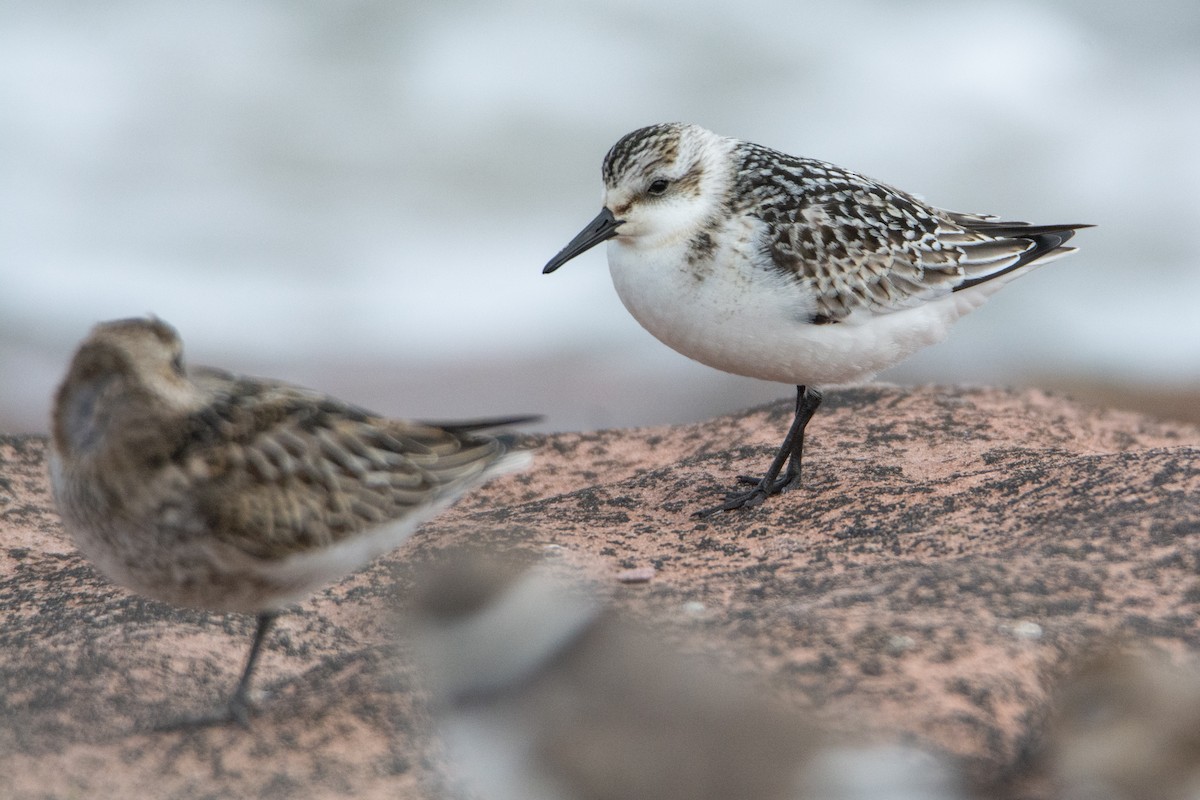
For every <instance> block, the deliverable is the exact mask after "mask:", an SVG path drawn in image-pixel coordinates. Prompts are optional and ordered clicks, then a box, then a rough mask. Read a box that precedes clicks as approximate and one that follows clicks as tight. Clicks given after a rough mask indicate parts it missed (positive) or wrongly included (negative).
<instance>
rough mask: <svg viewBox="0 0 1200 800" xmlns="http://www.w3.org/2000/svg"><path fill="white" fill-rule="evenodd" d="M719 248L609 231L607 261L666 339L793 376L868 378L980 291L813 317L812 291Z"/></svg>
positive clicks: (707, 355) (927, 341)
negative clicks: (642, 241)
mask: <svg viewBox="0 0 1200 800" xmlns="http://www.w3.org/2000/svg"><path fill="white" fill-rule="evenodd" d="M731 263H732V261H731V260H730V259H729V258H728V257H726V258H725V259H724V260H723V259H722V258H721V256H720V255H719V256H718V259H717V260H716V261H715V262H714V265H713V266H712V267H711V268H710V269H709V270H708V271H707V272H703V271H702V270H699V269H695V268H692V267H690V266H689V265H688V264H687V262H686V259H685V258H684V257H683V254H682V252H679V253H671V252H662V251H660V255H658V256H657V257H656V256H655V255H654V254H651V253H648V252H647V251H644V250H641V251H639V250H637V249H635V248H633V247H630V246H628V245H625V244H623V243H622V242H621V241H619V240H613V241H611V242H610V243H609V244H608V264H609V271H610V272H611V274H612V279H613V285H614V286H615V287H616V290H617V294H618V295H619V296H620V298H621V302H623V303H624V304H625V308H627V309H628V310H629V313H630V314H632V315H633V316H634V318H635V319H637V321H638V322H640V323H641V324H642V327H644V328H645V329H646V330H648V331H650V333H652V334H654V336H655V337H657V338H658V339H659V340H660V341H662V342H663V343H664V344H666V345H667V346H669V347H671V348H672V349H674V350H676V351H678V352H680V353H682V354H683V355H685V356H688V357H689V358H693V359H695V360H696V361H699V362H701V363H702V364H707V365H708V366H710V367H714V368H716V369H719V370H723V371H725V372H731V373H734V374H735V375H745V376H747V377H750V378H760V379H762V380H769V381H779V382H780V383H790V384H794V385H807V386H821V385H826V384H837V383H850V382H854V381H860V380H866V379H868V378H870V377H871V376H873V375H874V374H875V373H877V372H879V371H880V370H883V369H886V368H887V367H890V366H892V365H893V364H896V363H898V362H899V361H901V360H903V359H904V358H907V357H908V356H910V355H912V354H913V353H915V352H916V351H918V350H920V349H921V348H923V347H927V346H928V345H931V344H933V343H935V342H938V341H940V340H941V339H942V338H944V337H945V335H946V332H947V331H948V329H949V327H950V325H951V324H952V323H953V322H954V321H955V320H957V319H958V318H959V317H961V316H962V315H963V314H966V313H967V312H969V311H972V310H974V309H975V308H978V307H979V306H980V305H981V304H982V303H983V301H984V300H985V299H986V296H987V294H989V293H990V292H985V291H984V290H983V289H984V287H986V286H987V284H983V285H981V286H980V287H977V288H976V289H969V290H966V291H963V292H957V293H954V294H947V295H945V296H943V297H940V298H937V299H935V300H932V301H930V302H928V303H925V304H924V305H921V306H918V307H916V308H910V309H906V310H902V311H895V312H891V313H884V314H872V313H869V312H860V313H858V314H856V315H855V316H853V317H851V318H850V319H848V320H846V321H843V322H839V323H835V324H827V325H813V324H811V323H809V322H807V321H806V320H809V319H811V318H812V314H813V308H814V305H813V301H812V298H811V297H808V296H806V295H805V293H804V292H803V291H802V289H801V287H800V285H799V284H798V283H797V282H796V281H794V280H793V279H791V278H789V277H787V276H785V275H783V274H782V273H780V272H778V271H777V270H773V269H754V268H750V267H745V268H742V267H733V266H731Z"/></svg>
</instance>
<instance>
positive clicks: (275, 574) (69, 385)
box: [49, 319, 530, 725]
mask: <svg viewBox="0 0 1200 800" xmlns="http://www.w3.org/2000/svg"><path fill="white" fill-rule="evenodd" d="M520 421H524V420H523V419H510V420H494V421H491V422H486V423H482V422H481V423H463V424H459V425H453V424H449V425H445V424H443V425H426V424H420V423H415V422H402V421H396V420H389V419H385V418H383V417H380V416H378V415H376V414H372V413H370V412H368V411H364V410H362V409H360V408H356V407H354V406H352V405H349V404H347V403H344V402H342V401H341V400H338V399H336V398H333V397H329V396H326V395H323V394H319V393H317V392H313V391H309V390H306V389H301V388H297V387H293V386H289V385H286V384H283V383H278V382H274V381H268V380H261V379H257V378H249V377H242V376H237V375H233V374H230V373H228V372H223V371H220V370H216V369H211V368H205V367H195V368H191V369H187V368H185V366H184V362H183V356H182V344H181V342H180V339H179V337H178V335H177V334H176V332H175V330H174V329H173V328H172V327H170V326H169V325H167V324H166V323H164V322H162V321H160V320H157V319H126V320H118V321H114V322H106V323H102V324H100V325H97V326H96V327H95V328H94V329H93V330H92V332H91V334H90V335H89V336H88V338H87V339H86V340H84V342H83V343H82V344H81V345H80V346H79V349H78V351H77V352H76V353H75V356H74V358H73V360H72V361H71V365H70V367H69V369H68V371H67V374H66V377H65V379H64V380H63V383H62V385H61V386H60V387H59V389H58V393H57V395H56V397H55V402H54V412H53V419H52V443H51V452H50V459H49V462H50V476H51V483H52V487H53V492H54V499H55V502H56V504H57V506H58V509H59V512H60V514H61V515H62V518H63V522H64V523H65V526H66V528H67V530H68V531H69V532H70V533H71V535H72V536H73V537H74V539H75V542H76V543H77V544H78V546H79V549H80V550H82V551H83V553H84V554H85V555H86V556H87V557H88V558H89V559H90V560H91V561H92V562H93V563H94V564H95V565H96V567H97V568H98V569H99V570H100V572H101V573H103V574H104V575H105V576H107V577H108V578H109V579H110V580H112V581H114V582H116V583H119V584H121V585H123V586H126V587H128V588H130V589H132V590H134V591H135V592H138V593H139V594H143V595H145V596H147V597H152V598H154V599H156V600H161V601H164V602H167V603H171V604H174V605H178V606H190V607H194V608H201V609H207V610H210V611H218V612H226V611H235V612H244V613H250V614H256V615H257V617H258V626H257V629H256V631H255V634H254V640H253V643H252V645H251V649H250V654H249V657H248V658H247V660H246V665H245V668H244V670H243V672H242V675H241V679H240V681H239V682H238V684H237V688H236V690H235V692H234V694H233V696H232V698H231V699H230V701H229V704H228V707H227V708H226V709H225V710H224V711H223V712H221V713H218V714H214V715H208V716H202V717H197V718H194V719H185V720H181V721H180V724H181V725H187V724H210V723H220V722H224V721H229V720H236V721H239V722H242V723H243V724H244V723H245V722H246V719H247V716H248V713H249V708H250V704H249V699H248V692H249V687H250V679H251V676H252V674H253V672H254V666H255V663H256V662H257V659H258V655H259V651H260V648H261V647H262V644H263V640H264V637H265V636H266V634H267V632H268V630H269V629H270V627H271V623H272V621H273V620H274V619H275V616H276V615H277V614H278V613H279V612H280V610H281V609H283V608H285V607H286V606H288V605H290V604H292V603H295V602H297V601H299V600H301V599H302V598H304V597H306V596H307V595H309V594H310V593H312V592H313V591H315V590H316V589H318V588H320V587H321V586H323V585H325V584H326V583H329V582H331V581H333V580H336V579H338V578H340V577H342V576H344V575H346V574H348V573H350V572H352V571H354V570H357V569H358V568H360V567H362V566H364V565H365V564H367V563H368V562H369V561H371V560H372V559H374V558H375V557H376V556H379V555H381V554H383V553H386V552H388V551H390V550H392V549H393V548H395V547H396V546H397V545H399V544H400V543H401V542H403V541H404V540H405V539H406V538H407V537H408V536H409V534H411V533H412V532H413V531H414V530H415V529H416V528H417V526H418V525H420V524H421V523H422V522H424V521H426V520H428V519H430V518H431V517H433V516H434V515H435V514H437V513H438V512H439V511H441V510H442V509H444V508H445V507H447V506H448V505H450V504H451V503H452V502H453V501H454V500H455V499H456V498H458V497H459V496H460V495H461V494H463V492H466V491H468V490H469V489H471V488H473V487H475V486H478V485H479V484H481V483H483V482H484V481H486V480H488V479H489V478H492V477H493V476H496V475H500V474H503V473H505V472H508V471H511V470H515V469H520V468H523V467H524V466H525V465H526V464H527V463H528V462H529V460H530V455H529V454H528V453H526V452H519V451H518V452H514V451H512V450H511V449H510V441H509V439H508V438H507V437H504V436H489V435H486V434H484V433H481V432H480V429H482V428H486V427H492V426H494V425H500V424H508V423H511V422H520Z"/></svg>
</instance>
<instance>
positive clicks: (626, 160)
mask: <svg viewBox="0 0 1200 800" xmlns="http://www.w3.org/2000/svg"><path fill="white" fill-rule="evenodd" d="M602 176H603V179H604V208H603V210H602V211H601V212H600V214H599V216H597V217H596V218H595V219H594V220H593V221H592V222H591V223H590V224H588V226H587V227H586V228H584V230H583V231H582V232H580V233H579V235H578V236H576V237H575V238H574V239H573V240H571V242H570V243H569V244H568V245H567V246H566V247H565V248H563V249H562V251H561V252H559V253H558V255H556V256H555V257H554V258H552V259H550V261H549V263H547V264H546V266H545V268H544V269H543V270H542V271H543V272H547V273H548V272H553V271H554V270H556V269H558V268H559V267H561V266H562V265H563V264H565V263H566V262H567V261H569V260H571V259H572V258H574V257H575V256H577V255H579V254H580V253H583V252H584V251H586V250H588V249H589V248H591V247H594V246H595V245H598V244H600V243H601V242H606V241H607V242H608V243H609V244H608V265H609V270H610V272H611V273H612V279H613V284H614V286H615V287H616V289H617V294H618V295H620V297H621V301H622V302H623V303H624V304H625V307H626V308H627V309H629V312H630V313H631V314H633V316H634V317H635V318H636V319H637V321H638V322H640V323H641V324H642V326H643V327H644V328H646V330H648V331H650V333H652V334H654V336H656V337H657V338H658V339H659V340H661V341H662V342H663V343H665V344H666V345H668V346H670V347H672V348H674V349H675V350H677V351H679V352H680V353H683V354H684V355H685V356H688V357H689V358H693V359H695V360H697V361H699V362H701V363H703V364H707V365H708V366H710V367H715V368H717V369H720V370H724V371H726V372H732V373H734V374H737V375H745V376H748V377H751V378H761V379H763V380H769V381H779V382H783V383H790V384H794V385H795V386H796V413H795V418H794V420H793V422H792V425H791V428H790V429H789V430H788V433H787V436H785V437H784V440H783V444H782V445H781V446H780V448H779V451H778V453H777V454H776V456H775V459H774V460H773V461H772V463H771V465H770V467H769V468H768V470H767V472H766V474H765V475H763V477H762V478H757V479H756V478H747V477H745V476H742V477H739V479H738V480H739V481H740V482H741V483H744V484H749V485H750V486H751V488H750V489H749V490H747V491H741V492H735V493H731V494H730V495H729V496H728V497H727V499H726V500H725V502H723V503H722V504H720V505H718V506H716V507H714V508H711V509H706V510H704V511H701V512H698V513H699V515H701V516H706V515H708V514H712V513H716V512H719V511H729V510H732V509H735V508H741V507H743V506H753V505H757V504H758V503H761V502H762V501H763V500H764V499H765V498H766V497H768V496H770V495H773V494H776V493H778V492H780V491H782V490H784V489H789V488H792V487H794V486H796V485H798V483H799V481H800V461H801V456H802V453H803V448H804V428H805V426H806V425H807V424H808V421H809V419H810V418H811V417H812V415H813V413H814V412H815V411H816V410H817V406H819V405H820V403H821V392H820V390H819V388H818V387H820V386H822V385H828V384H839V383H848V382H853V381H860V380H865V379H868V378H870V377H871V376H873V375H874V374H875V373H877V372H879V371H880V370H883V369H886V368H887V367H890V366H892V365H894V364H896V363H897V362H899V361H901V360H902V359H904V358H906V357H907V356H909V355H912V354H913V353H914V352H916V351H917V350H919V349H921V348H923V347H926V346H928V345H931V344H933V343H935V342H938V341H940V340H941V339H942V338H944V337H945V336H946V333H947V331H948V330H949V327H950V325H951V324H952V323H953V322H954V321H955V320H957V319H958V318H959V317H961V316H963V315H964V314H966V313H968V312H970V311H973V310H974V309H976V308H978V307H979V306H980V305H982V304H983V302H984V301H985V300H986V299H987V297H988V296H989V295H991V294H992V293H993V292H995V291H996V290H997V289H999V288H1000V287H1001V286H1003V285H1004V284H1006V283H1007V282H1008V281H1010V280H1012V279H1013V278H1015V277H1017V276H1019V275H1022V274H1024V273H1025V272H1027V271H1029V269H1030V268H1032V267H1033V266H1035V265H1039V264H1044V263H1047V262H1048V261H1050V260H1051V259H1053V258H1057V257H1059V256H1062V255H1065V254H1067V253H1070V252H1073V251H1074V249H1075V248H1073V247H1065V246H1064V245H1065V244H1066V243H1067V241H1069V240H1070V239H1071V237H1072V236H1073V235H1074V232H1075V230H1076V229H1078V228H1085V227H1089V226H1087V225H1030V224H1027V223H1024V222H1011V221H1003V220H1000V219H998V218H996V217H991V216H986V215H982V214H962V213H957V212H953V211H945V210H942V209H938V208H934V207H933V206H930V205H928V204H926V203H924V202H922V201H921V200H918V199H917V198H916V197H913V196H912V195H910V194H908V193H906V192H903V191H900V190H899V189H896V188H893V187H891V186H888V185H886V184H883V183H880V182H878V181H875V180H872V179H870V178H867V177H865V176H863V175H859V174H857V173H855V172H851V171H849V170H846V169H842V168H841V167H837V166H834V165H833V164H827V163H825V162H823V161H815V160H813V159H809V158H799V157H796V156H790V155H787V154H785V153H781V152H778V151H776V150H771V149H769V148H766V147H761V146H759V145H756V144H751V143H749V142H742V141H738V140H737V139H728V138H725V137H722V136H718V135H717V134H715V133H712V132H711V131H707V130H705V129H703V128H700V127H697V126H695V125H685V124H680V123H670V124H665V125H653V126H650V127H647V128H641V129H639V130H636V131H633V132H632V133H629V134H627V135H625V136H624V137H622V138H621V140H620V141H618V142H617V143H616V144H615V145H613V147H612V149H611V150H609V151H608V155H607V156H605V158H604V165H603V169H602ZM785 466H786V469H785ZM781 473H782V474H781Z"/></svg>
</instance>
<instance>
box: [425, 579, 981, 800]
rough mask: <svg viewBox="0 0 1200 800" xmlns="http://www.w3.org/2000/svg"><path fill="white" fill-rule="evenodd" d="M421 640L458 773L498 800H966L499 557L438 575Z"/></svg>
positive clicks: (905, 758) (922, 762) (902, 757)
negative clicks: (840, 741)
mask: <svg viewBox="0 0 1200 800" xmlns="http://www.w3.org/2000/svg"><path fill="white" fill-rule="evenodd" d="M424 578H425V580H424V585H423V586H422V587H421V588H420V589H419V590H418V592H417V593H416V597H415V602H414V606H415V607H414V610H413V612H412V620H411V623H410V631H411V633H412V634H413V646H414V650H415V652H416V655H417V657H418V660H419V661H420V662H422V663H423V665H424V668H425V669H424V674H425V677H426V681H427V684H428V685H429V687H430V689H431V691H432V694H433V697H434V701H433V702H434V713H435V716H436V717H437V719H438V721H439V723H440V730H441V733H442V737H443V739H444V741H445V743H446V747H447V751H448V757H449V760H450V765H451V770H452V772H453V774H454V776H455V777H457V778H459V779H460V780H461V781H463V782H464V783H465V784H466V786H467V788H469V789H470V790H472V791H473V792H474V793H477V794H478V796H479V797H481V798H484V800H642V799H643V798H655V800H731V798H738V800H793V799H794V800H803V799H807V798H812V799H813V800H816V798H822V800H918V798H920V800H953V799H954V798H958V797H960V795H959V794H958V792H957V789H956V787H955V779H954V778H953V776H951V774H950V773H949V771H948V769H947V768H946V767H945V765H943V764H942V763H941V762H940V761H938V760H937V759H935V758H934V757H933V756H931V755H929V754H926V753H923V752H919V751H916V750H912V749H909V748H902V747H863V748H857V747H841V746H832V745H831V744H830V743H829V742H828V741H826V738H825V737H823V736H822V734H821V732H820V731H819V730H818V728H817V727H816V726H815V725H813V724H812V723H811V722H809V721H808V720H807V719H805V718H803V717H801V716H800V715H799V714H797V713H793V712H789V711H788V710H786V709H785V708H783V707H781V705H780V704H779V703H772V702H771V701H770V699H769V696H767V695H766V693H765V692H764V691H763V690H762V688H761V687H758V686H754V685H750V684H749V683H747V682H745V681H740V680H737V679H735V678H733V677H731V676H729V675H726V674H725V673H723V672H720V671H719V670H717V669H716V668H714V667H709V666H707V665H705V664H703V663H702V662H700V661H698V660H696V659H691V658H687V657H685V656H683V655H682V654H680V653H676V652H673V651H671V650H670V649H669V648H667V647H664V645H663V643H662V641H661V638H660V637H656V636H654V634H653V633H652V632H651V631H648V630H645V629H642V628H639V627H637V626H634V625H632V624H629V623H626V622H625V621H623V620H621V619H619V618H618V617H617V615H616V614H615V613H614V612H613V611H611V610H607V609H606V608H605V607H604V604H603V603H602V602H601V601H600V600H599V599H597V597H596V596H595V594H594V593H592V592H590V591H588V590H587V589H586V588H584V587H581V586H577V585H571V584H568V583H565V582H564V581H563V580H562V579H561V578H555V577H554V576H552V575H550V574H549V573H548V571H547V569H546V568H544V567H534V568H532V569H526V570H521V569H518V568H517V567H516V566H515V565H513V564H512V563H504V562H503V561H502V560H497V559H496V558H495V557H491V558H486V559H484V558H479V557H460V558H456V559H449V560H448V561H446V562H445V563H444V564H442V565H441V566H440V567H436V568H432V569H429V570H426V571H425V575H424Z"/></svg>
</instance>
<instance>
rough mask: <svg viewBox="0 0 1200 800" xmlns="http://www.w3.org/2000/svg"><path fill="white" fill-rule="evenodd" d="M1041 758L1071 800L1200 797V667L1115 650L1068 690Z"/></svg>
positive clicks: (1085, 669) (1085, 667) (1079, 674)
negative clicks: (1044, 760)
mask: <svg viewBox="0 0 1200 800" xmlns="http://www.w3.org/2000/svg"><path fill="white" fill-rule="evenodd" d="M1041 755H1042V756H1043V757H1044V758H1045V759H1046V761H1047V763H1048V765H1049V767H1050V772H1051V775H1052V776H1053V778H1054V780H1055V781H1056V782H1057V784H1058V786H1059V788H1060V789H1061V791H1062V794H1061V795H1060V796H1061V797H1063V798H1064V800H1194V799H1195V798H1197V797H1200V668H1198V667H1197V665H1196V664H1194V663H1190V664H1177V663H1172V662H1171V661H1169V660H1168V659H1167V658H1166V657H1165V656H1162V655H1153V654H1150V653H1148V652H1137V651H1134V650H1132V649H1130V648H1128V647H1111V648H1109V649H1107V650H1105V651H1103V652H1101V653H1099V654H1097V655H1094V656H1092V657H1090V658H1088V659H1087V660H1086V661H1085V662H1084V663H1083V664H1082V665H1081V666H1080V667H1079V668H1078V669H1076V670H1075V671H1074V673H1073V674H1072V675H1071V676H1070V677H1068V678H1067V679H1066V680H1065V681H1064V682H1063V684H1062V686H1061V688H1060V690H1059V692H1058V698H1057V703H1056V706H1055V709H1054V713H1053V715H1052V717H1051V721H1050V724H1049V726H1048V728H1047V734H1046V741H1045V744H1044V749H1043V752H1042V753H1041Z"/></svg>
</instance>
